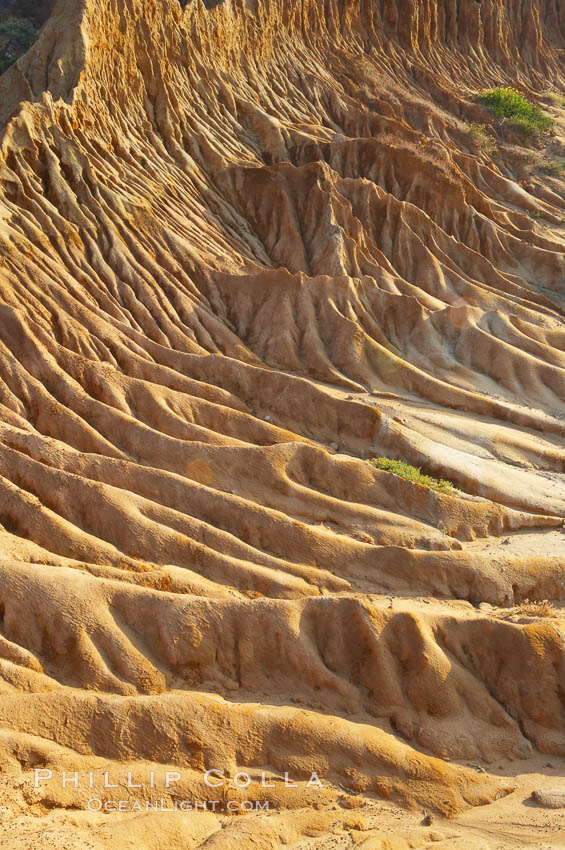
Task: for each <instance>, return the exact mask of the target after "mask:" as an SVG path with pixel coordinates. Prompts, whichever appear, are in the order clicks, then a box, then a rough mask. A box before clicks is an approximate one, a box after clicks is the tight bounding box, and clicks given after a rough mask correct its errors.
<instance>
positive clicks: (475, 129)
mask: <svg viewBox="0 0 565 850" xmlns="http://www.w3.org/2000/svg"><path fill="white" fill-rule="evenodd" d="M467 132H468V133H469V135H470V136H471V137H472V138H473V141H474V142H475V144H476V145H478V146H479V147H480V148H481V149H482V150H483V151H484V152H485V153H486V154H487V156H490V157H493V156H495V154H497V153H498V148H497V147H496V144H495V141H494V139H493V137H492V136H491V135H490V133H489V132H488V129H487V126H486V124H469V125H468V128H467Z"/></svg>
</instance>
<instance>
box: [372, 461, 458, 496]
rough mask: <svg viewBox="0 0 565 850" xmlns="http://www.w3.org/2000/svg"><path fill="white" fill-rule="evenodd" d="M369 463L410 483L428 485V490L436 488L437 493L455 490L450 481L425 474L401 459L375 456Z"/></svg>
mask: <svg viewBox="0 0 565 850" xmlns="http://www.w3.org/2000/svg"><path fill="white" fill-rule="evenodd" d="M370 463H371V464H372V465H373V466H374V467H376V468H377V469H382V470H383V471H384V472H392V473H393V474H394V475H398V476H399V478H404V479H405V480H406V481H411V482H412V484H421V485H423V486H424V487H429V488H430V490H437V492H438V493H453V491H454V490H455V487H454V485H453V484H452V483H451V481H445V480H444V479H442V478H432V476H431V475H425V474H424V473H423V472H422V470H421V469H420V468H419V467H416V466H411V465H410V464H409V463H404V461H402V460H389V458H386V457H375V458H373V459H372V460H371V461H370Z"/></svg>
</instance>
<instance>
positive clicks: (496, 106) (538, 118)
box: [479, 86, 553, 138]
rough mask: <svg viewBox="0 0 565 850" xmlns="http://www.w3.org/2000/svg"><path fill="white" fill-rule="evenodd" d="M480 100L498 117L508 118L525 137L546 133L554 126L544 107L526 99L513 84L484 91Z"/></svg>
mask: <svg viewBox="0 0 565 850" xmlns="http://www.w3.org/2000/svg"><path fill="white" fill-rule="evenodd" d="M479 100H480V101H481V103H483V104H484V105H485V106H488V108H489V109H490V110H491V112H493V113H494V114H495V115H496V116H497V118H504V119H508V120H509V122H510V124H511V126H512V127H513V128H514V129H516V130H518V131H519V132H520V133H521V134H522V136H523V137H525V138H531V137H532V136H536V135H538V134H539V133H545V132H547V131H548V130H551V128H552V127H553V119H552V118H550V117H549V115H546V114H545V112H544V111H543V109H540V107H539V106H537V105H536V104H535V103H531V102H530V101H529V100H526V98H525V97H524V95H522V94H520V92H519V91H517V90H516V89H514V88H512V87H511V86H506V88H496V89H489V90H488V91H484V92H483V93H482V94H481V96H480V98H479Z"/></svg>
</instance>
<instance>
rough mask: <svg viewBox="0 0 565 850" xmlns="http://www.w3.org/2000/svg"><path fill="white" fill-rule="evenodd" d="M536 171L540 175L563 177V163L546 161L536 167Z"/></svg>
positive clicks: (564, 173) (564, 165)
mask: <svg viewBox="0 0 565 850" xmlns="http://www.w3.org/2000/svg"><path fill="white" fill-rule="evenodd" d="M538 171H541V173H542V174H549V176H550V177H561V176H563V175H565V162H562V161H561V162H558V161H557V160H555V159H548V160H546V161H545V162H543V163H542V164H541V165H538Z"/></svg>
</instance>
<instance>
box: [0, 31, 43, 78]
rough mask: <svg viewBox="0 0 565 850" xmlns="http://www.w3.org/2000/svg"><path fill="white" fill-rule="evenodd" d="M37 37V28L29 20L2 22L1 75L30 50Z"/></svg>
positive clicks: (0, 33)
mask: <svg viewBox="0 0 565 850" xmlns="http://www.w3.org/2000/svg"><path fill="white" fill-rule="evenodd" d="M36 36H37V27H35V26H34V24H33V23H32V22H31V21H30V20H28V18H15V19H13V20H9V21H0V74H3V73H4V71H6V70H7V69H8V68H9V67H10V65H13V64H14V62H15V61H16V59H18V57H19V56H21V55H22V54H23V53H25V52H26V50H29V48H30V47H31V45H32V44H33V43H34V41H35V39H36Z"/></svg>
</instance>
